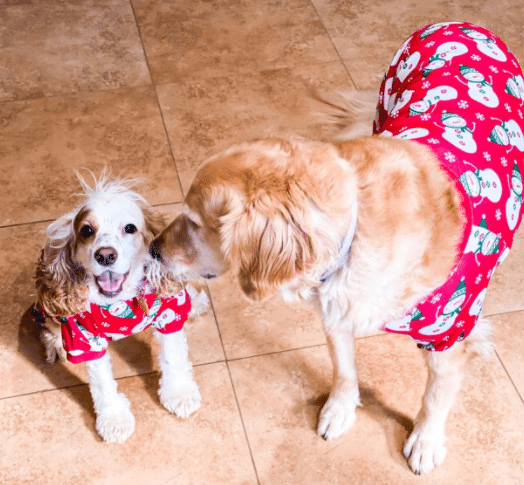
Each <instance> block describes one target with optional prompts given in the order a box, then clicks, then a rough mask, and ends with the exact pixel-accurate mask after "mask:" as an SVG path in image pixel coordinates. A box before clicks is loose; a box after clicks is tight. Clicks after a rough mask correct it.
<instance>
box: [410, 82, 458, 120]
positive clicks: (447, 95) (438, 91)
mask: <svg viewBox="0 0 524 485" xmlns="http://www.w3.org/2000/svg"><path fill="white" fill-rule="evenodd" d="M457 96H458V94H457V90H456V89H455V88H452V87H451V86H439V87H437V88H433V89H430V90H428V92H427V93H426V95H425V96H424V97H423V98H422V99H421V100H420V101H417V102H415V103H411V104H410V105H409V116H416V115H420V114H423V113H427V112H428V111H429V109H430V108H431V107H433V108H434V107H435V106H436V105H437V103H438V102H439V101H449V100H451V99H457Z"/></svg>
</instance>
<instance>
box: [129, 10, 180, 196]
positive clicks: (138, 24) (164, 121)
mask: <svg viewBox="0 0 524 485" xmlns="http://www.w3.org/2000/svg"><path fill="white" fill-rule="evenodd" d="M129 5H130V7H131V12H132V14H133V18H134V20H135V26H136V30H137V33H138V38H139V39H140V46H141V47H142V53H143V55H144V60H145V62H146V66H147V72H148V73H149V78H150V79H151V82H152V85H153V90H154V92H155V100H156V104H157V106H158V112H159V113H160V119H161V120H162V126H163V129H164V135H165V137H166V142H167V146H168V150H169V155H170V157H171V161H172V163H173V168H174V169H175V172H176V176H177V180H178V187H179V189H180V193H181V194H182V198H184V187H183V185H182V180H181V179H180V172H179V170H178V167H177V163H176V159H175V154H174V152H173V147H172V146H171V138H170V137H169V132H168V130H167V126H166V120H165V117H164V111H163V110H162V104H161V103H160V98H159V97H158V90H157V85H156V83H155V80H154V77H153V73H152V71H151V65H150V64H149V57H148V55H147V51H146V46H145V44H144V38H143V36H142V31H141V29H140V23H139V22H138V18H137V15H136V11H135V7H134V5H133V2H132V0H129Z"/></svg>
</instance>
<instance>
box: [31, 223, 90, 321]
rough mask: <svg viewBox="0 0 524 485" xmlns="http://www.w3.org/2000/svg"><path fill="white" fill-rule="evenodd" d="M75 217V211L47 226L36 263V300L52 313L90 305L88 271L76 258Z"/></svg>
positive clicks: (66, 313)
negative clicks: (78, 263)
mask: <svg viewBox="0 0 524 485" xmlns="http://www.w3.org/2000/svg"><path fill="white" fill-rule="evenodd" d="M74 218H75V214H73V213H69V214H66V215H64V216H62V217H61V218H60V219H57V220H56V221H55V222H53V223H52V224H51V225H50V226H49V227H48V228H47V242H46V244H45V247H44V249H43V253H42V255H41V257H40V259H39V261H38V265H37V271H36V291H37V299H38V302H39V303H40V305H41V306H42V308H43V309H44V310H45V311H46V312H47V313H48V314H49V315H53V316H59V317H65V316H70V315H75V314H76V313H79V312H81V311H84V310H85V309H86V307H87V301H88V288H87V285H86V283H85V271H84V269H83V268H82V267H81V266H79V265H77V264H76V263H75V262H74V261H73V250H74V242H75V235H74V230H73V223H74Z"/></svg>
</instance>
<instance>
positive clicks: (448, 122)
mask: <svg viewBox="0 0 524 485" xmlns="http://www.w3.org/2000/svg"><path fill="white" fill-rule="evenodd" d="M442 122H443V123H444V125H445V126H448V127H449V128H465V127H466V120H465V119H464V118H462V116H459V115H454V116H450V117H449V118H446V119H445V120H443V121H442Z"/></svg>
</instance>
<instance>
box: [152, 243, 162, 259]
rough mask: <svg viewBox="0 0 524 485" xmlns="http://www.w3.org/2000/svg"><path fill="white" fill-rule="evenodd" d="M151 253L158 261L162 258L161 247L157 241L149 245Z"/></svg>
mask: <svg viewBox="0 0 524 485" xmlns="http://www.w3.org/2000/svg"><path fill="white" fill-rule="evenodd" d="M149 254H150V255H151V257H152V258H153V259H156V260H157V261H161V260H162V256H161V255H160V248H159V247H158V244H157V241H153V242H152V243H151V244H150V245H149Z"/></svg>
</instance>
